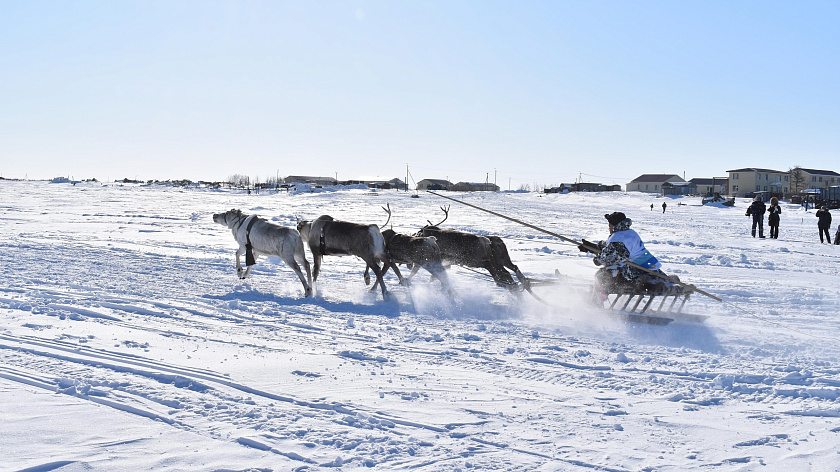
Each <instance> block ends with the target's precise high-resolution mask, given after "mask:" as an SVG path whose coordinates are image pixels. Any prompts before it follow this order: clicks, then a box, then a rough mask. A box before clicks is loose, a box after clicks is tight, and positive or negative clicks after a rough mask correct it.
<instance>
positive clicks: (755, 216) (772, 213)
mask: <svg viewBox="0 0 840 472" xmlns="http://www.w3.org/2000/svg"><path fill="white" fill-rule="evenodd" d="M806 210H807V208H806ZM765 213H767V214H768V215H769V216H768V217H767V224H768V226H769V227H770V237H771V238H773V239H779V220H780V219H781V218H780V216H779V215H781V214H782V208H781V207H780V206H779V199H778V198H776V197H773V198H771V199H770V208H767V206H766V205H765V204H764V202H763V201H762V200H761V197H755V200H753V202H752V203H751V204H750V206H749V208H747V213H746V216H752V236H753V237H755V235H756V229H757V230H758V237H759V238H763V237H764V214H765ZM816 216H817V218H818V220H817V229H818V230H819V233H820V243H823V244H831V235H830V234H829V230H830V229H831V212H830V211H829V210H828V207H827V206H825V205H823V206H822V207H820V209H819V210H817V213H816ZM834 244H838V245H840V225H838V226H837V232H836V233H835V234H834Z"/></svg>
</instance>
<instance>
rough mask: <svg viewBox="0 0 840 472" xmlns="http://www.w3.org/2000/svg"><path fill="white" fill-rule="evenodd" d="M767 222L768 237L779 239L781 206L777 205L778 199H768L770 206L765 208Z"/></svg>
mask: <svg viewBox="0 0 840 472" xmlns="http://www.w3.org/2000/svg"><path fill="white" fill-rule="evenodd" d="M767 213H768V214H769V216H767V224H768V225H769V226H770V237H771V238H773V239H779V215H781V214H782V207H780V206H779V199H778V198H776V197H773V198H771V199H770V208H768V209H767Z"/></svg>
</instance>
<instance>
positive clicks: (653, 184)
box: [627, 174, 685, 193]
mask: <svg viewBox="0 0 840 472" xmlns="http://www.w3.org/2000/svg"><path fill="white" fill-rule="evenodd" d="M665 182H685V180H684V179H683V178H682V177H680V176H679V175H677V174H642V175H640V176H638V177H636V178H635V179H633V180H632V181H630V183H629V184H627V191H628V192H647V193H662V184H664V183H665Z"/></svg>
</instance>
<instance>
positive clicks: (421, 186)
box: [417, 179, 453, 190]
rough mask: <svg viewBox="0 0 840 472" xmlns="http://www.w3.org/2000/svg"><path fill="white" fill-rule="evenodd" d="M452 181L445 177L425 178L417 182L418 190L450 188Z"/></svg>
mask: <svg viewBox="0 0 840 472" xmlns="http://www.w3.org/2000/svg"><path fill="white" fill-rule="evenodd" d="M452 185H453V184H452V182H450V181H448V180H443V179H423V180H421V181H420V182H417V190H449V187H452Z"/></svg>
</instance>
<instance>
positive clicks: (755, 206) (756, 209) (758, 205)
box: [747, 196, 767, 238]
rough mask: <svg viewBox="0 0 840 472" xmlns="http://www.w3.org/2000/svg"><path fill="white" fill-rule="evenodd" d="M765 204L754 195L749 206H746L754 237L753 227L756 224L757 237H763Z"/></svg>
mask: <svg viewBox="0 0 840 472" xmlns="http://www.w3.org/2000/svg"><path fill="white" fill-rule="evenodd" d="M766 211H767V206H766V205H764V202H762V201H761V197H760V196H759V197H755V200H753V202H752V204H750V207H749V208H747V216H750V215H752V218H753V221H752V236H753V237H755V227H756V226H758V237H759V238H763V237H764V212H766Z"/></svg>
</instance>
